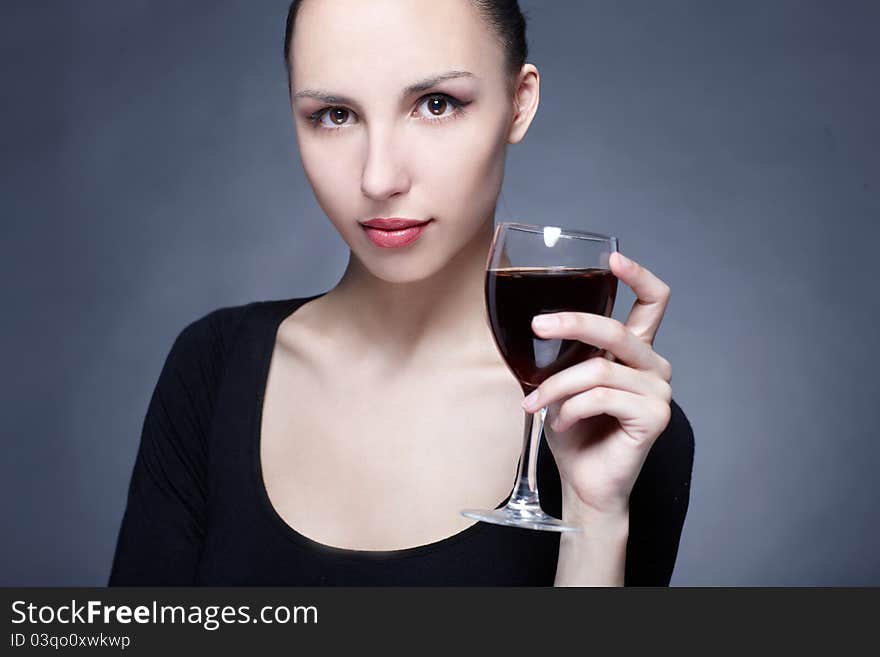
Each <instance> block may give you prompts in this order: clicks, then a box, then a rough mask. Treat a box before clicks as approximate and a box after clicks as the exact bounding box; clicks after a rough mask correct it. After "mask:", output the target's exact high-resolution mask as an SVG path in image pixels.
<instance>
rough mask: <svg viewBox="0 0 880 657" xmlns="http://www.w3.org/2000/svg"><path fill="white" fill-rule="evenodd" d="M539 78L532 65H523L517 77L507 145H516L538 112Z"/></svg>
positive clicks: (535, 68) (536, 70)
mask: <svg viewBox="0 0 880 657" xmlns="http://www.w3.org/2000/svg"><path fill="white" fill-rule="evenodd" d="M540 83H541V78H540V75H539V74H538V69H537V67H535V66H534V64H523V67H522V70H521V71H520V73H519V76H518V77H517V86H516V91H515V93H514V98H513V103H514V107H513V117H512V119H511V122H510V129H509V130H508V133H507V142H508V143H509V144H518V143H519V142H520V141H522V139H523V137H525V136H526V132H527V131H528V129H529V126H530V125H531V123H532V119H533V118H534V117H535V113H536V112H537V111H538V102H539V99H540V93H539V91H540V86H541V84H540Z"/></svg>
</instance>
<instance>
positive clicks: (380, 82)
mask: <svg viewBox="0 0 880 657" xmlns="http://www.w3.org/2000/svg"><path fill="white" fill-rule="evenodd" d="M284 54H285V61H286V63H287V66H288V81H289V89H290V97H291V104H292V110H293V114H294V122H295V126H296V133H297V138H298V143H299V152H300V156H301V159H302V163H303V167H304V170H305V173H306V176H307V178H308V180H309V183H310V184H311V186H312V188H313V190H314V192H315V195H316V197H317V199H318V202H319V204H320V206H321V208H322V209H323V210H324V212H325V213H326V214H327V216H328V217H329V219H330V221H331V222H332V223H333V225H334V227H335V228H336V230H337V231H338V232H339V234H340V236H341V237H342V238H343V239H344V240H345V242H346V243H347V244H348V246H349V247H350V258H349V262H348V267H347V269H346V271H345V273H344V274H343V276H342V278H341V280H340V281H339V283H338V284H337V285H336V286H335V287H334V288H333V289H331V290H329V291H328V292H325V293H323V294H318V295H314V296H311V297H307V298H299V299H285V300H280V301H264V302H254V303H251V304H247V305H244V306H235V307H228V308H220V309H218V310H215V311H214V312H212V313H210V314H208V315H206V316H205V317H202V318H200V319H198V320H196V321H194V322H192V323H191V324H190V325H188V326H187V327H186V328H185V329H184V330H183V331H181V333H180V335H179V336H178V337H177V340H176V341H175V343H174V345H173V347H172V349H171V351H170V353H169V355H168V358H167V360H166V363H165V366H164V368H163V370H162V373H161V375H160V378H159V382H158V383H157V386H156V389H155V392H154V394H153V397H152V399H151V401H150V406H149V408H148V411H147V416H146V418H145V421H144V428H143V434H142V437H141V444H140V448H139V451H138V458H137V461H136V463H135V467H134V472H133V475H132V481H131V486H130V488H129V497H128V505H127V508H126V512H125V516H124V518H123V522H122V527H121V530H120V534H119V540H118V544H117V549H116V555H115V559H114V563H113V568H112V572H111V576H110V584H111V585H168V584H196V585H320V584H342V585H360V584H365V585H382V584H390V585H403V584H442V585H466V584H477V585H527V584H531V585H543V586H550V585H554V584H555V585H560V586H565V585H593V584H596V585H623V584H627V585H633V584H637V585H652V584H660V585H667V584H668V583H669V578H670V576H671V573H672V568H673V566H674V562H675V556H676V552H677V548H678V541H679V536H680V533H681V529H682V525H683V522H684V517H685V513H686V510H687V504H688V485H689V483H690V476H691V465H692V459H693V436H692V434H691V431H690V427H689V425H688V422H687V419H686V418H685V416H684V414H683V413H682V412H681V409H680V408H679V407H678V406H677V404H675V403H674V402H673V401H672V393H671V387H670V385H669V381H670V378H671V367H670V364H669V362H668V361H667V360H666V359H664V358H663V357H662V356H660V355H658V354H657V353H656V352H654V350H653V348H652V344H653V339H654V335H655V333H656V331H657V328H658V326H659V324H660V321H661V319H662V316H663V313H664V311H665V308H666V305H667V302H668V299H669V288H668V286H667V285H666V284H665V283H663V282H662V281H661V280H660V279H659V278H657V277H656V276H655V275H653V274H652V273H651V272H649V271H648V270H647V269H645V268H644V267H641V266H639V265H638V264H636V263H629V262H628V261H627V260H626V259H625V258H623V257H620V255H619V254H618V255H616V256H614V257H613V258H612V259H611V268H612V270H613V272H614V274H615V275H617V276H618V278H619V279H620V280H622V281H623V282H624V283H626V284H628V285H630V286H631V287H632V289H633V290H634V291H635V292H636V294H637V295H638V301H637V302H636V304H635V305H634V306H633V309H632V312H631V313H630V316H629V318H628V320H627V321H626V323H625V324H621V323H620V322H618V321H616V320H613V319H611V318H603V317H598V316H590V315H586V314H581V313H558V314H556V316H557V317H558V319H560V320H561V323H560V324H559V325H558V326H556V327H547V328H539V327H538V326H537V324H535V325H534V330H535V331H536V333H537V334H538V335H540V336H542V337H550V336H560V337H561V336H565V337H570V338H574V339H581V340H584V341H586V342H589V343H590V344H594V345H599V346H602V347H605V348H606V349H607V350H608V354H609V357H608V358H606V359H601V358H599V359H590V360H588V361H586V362H584V363H582V364H579V365H577V366H574V367H571V368H569V369H567V370H563V371H562V372H559V373H558V374H556V375H554V376H553V377H551V378H549V379H547V381H546V382H545V383H544V384H542V385H541V386H540V388H538V390H537V391H536V392H537V396H538V398H539V402H538V404H534V403H533V404H532V406H531V407H530V408H531V409H534V408H537V407H540V406H542V405H544V404H549V408H550V411H549V415H548V427H547V429H546V432H547V433H546V435H547V441H546V442H544V443H542V447H541V450H542V451H541V453H540V455H539V461H538V466H539V481H540V482H541V494H542V504H543V506H544V509H545V510H547V511H548V512H549V513H552V514H553V515H556V516H557V517H559V516H561V517H562V518H563V519H564V520H567V521H569V522H575V523H578V524H580V525H582V526H583V527H584V529H585V531H583V532H578V533H565V534H562V535H560V534H557V533H554V532H542V531H531V530H523V529H519V528H514V527H506V526H501V525H493V524H488V523H482V522H477V521H474V520H472V519H469V518H465V517H464V516H462V515H460V514H459V510H460V509H462V508H466V507H483V508H485V507H487V506H488V507H489V508H491V507H492V506H494V507H495V508H499V507H501V506H502V505H503V504H504V503H505V502H506V500H507V497H508V496H509V494H510V491H511V484H512V481H511V477H512V475H513V474H514V473H515V472H516V466H517V459H518V457H519V450H520V447H521V436H522V422H523V416H522V413H523V412H522V410H521V409H520V404H521V403H522V402H523V400H522V392H521V389H520V386H519V384H518V383H517V382H516V381H515V380H514V378H513V377H512V376H511V373H510V371H509V370H508V369H507V366H506V365H505V363H504V362H503V360H502V359H501V356H500V355H499V353H498V351H497V349H496V347H495V344H494V342H493V340H492V337H491V335H490V333H489V329H488V327H487V324H486V321H485V319H484V298H483V289H482V286H483V276H484V269H485V263H486V255H487V252H488V248H489V245H490V242H491V238H492V233H493V219H494V211H495V205H496V201H497V198H498V195H499V193H500V190H501V183H502V178H503V172H504V163H505V156H506V150H507V145H508V144H515V143H518V142H519V141H520V140H521V139H523V137H524V136H525V133H526V131H527V130H528V127H529V125H530V123H531V121H532V119H533V117H534V115H535V112H536V111H537V108H538V90H539V84H538V83H539V77H538V71H537V69H536V68H535V66H533V65H532V64H528V63H526V62H525V59H526V54H527V47H526V41H525V20H524V18H523V16H522V14H521V12H520V10H519V7H518V5H517V2H515V1H507V2H502V1H498V2H489V1H478V0H456V1H451V2H433V1H429V0H424V1H413V2H394V1H392V0H383V1H381V2H370V3H363V2H360V1H359V0H304V1H300V0H297V1H294V2H293V3H292V4H291V6H290V10H289V14H288V21H287V31H286V37H285V47H284ZM388 218H403V219H409V220H413V221H414V222H416V223H422V224H424V226H423V227H422V228H421V229H418V230H419V231H420V237H419V238H418V239H417V240H416V241H414V242H411V243H409V244H407V245H405V246H390V245H389V241H390V242H394V240H395V239H396V237H395V235H401V234H405V231H402V232H401V231H398V232H397V233H395V232H394V231H390V230H382V227H383V226H382V225H383V221H382V220H383V219H388ZM367 222H370V223H371V224H373V225H374V226H375V225H380V227H379V228H376V227H373V228H368V227H366V226H365V223H367ZM391 223H393V222H391ZM384 227H385V228H389V225H388V222H384ZM391 227H392V228H393V226H391ZM410 232H412V229H410ZM615 357H616V358H615ZM623 363H627V364H628V365H624V364H623ZM527 401H534V400H527ZM553 419H555V420H556V421H557V422H558V423H557V424H556V425H555V426H554V425H549V421H550V420H553ZM499 500H500V502H499Z"/></svg>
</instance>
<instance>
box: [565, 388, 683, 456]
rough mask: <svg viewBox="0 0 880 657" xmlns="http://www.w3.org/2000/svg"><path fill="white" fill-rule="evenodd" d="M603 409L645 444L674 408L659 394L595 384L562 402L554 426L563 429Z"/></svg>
mask: <svg viewBox="0 0 880 657" xmlns="http://www.w3.org/2000/svg"><path fill="white" fill-rule="evenodd" d="M603 413H605V414H607V415H611V416H612V417H615V418H617V419H618V421H619V422H620V425H621V427H622V428H623V430H624V434H626V435H627V436H629V437H630V438H631V439H632V440H633V442H635V443H637V444H641V443H644V442H645V441H646V440H648V438H649V437H656V435H659V433H660V431H657V429H658V428H660V427H665V426H666V425H668V424H669V419H670V417H671V415H672V409H671V407H670V405H669V404H668V403H666V402H665V401H663V400H662V399H657V398H655V397H646V396H644V395H637V394H635V393H632V392H626V391H624V390H615V389H614V388H604V387H599V388H592V389H590V390H587V391H586V392H582V393H580V394H578V395H575V396H573V397H571V398H569V399H568V400H567V401H566V402H565V403H564V404H562V405H561V406H560V407H559V410H558V411H557V413H556V417H555V418H554V419H553V422H552V423H551V424H550V427H551V428H552V429H553V430H554V431H558V432H560V433H561V432H563V431H567V430H568V429H569V428H570V427H571V426H572V425H573V424H575V423H576V422H578V421H580V420H584V419H587V418H590V417H595V416H597V415H601V414H603ZM661 431H662V429H661Z"/></svg>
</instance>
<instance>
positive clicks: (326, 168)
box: [289, 0, 514, 282]
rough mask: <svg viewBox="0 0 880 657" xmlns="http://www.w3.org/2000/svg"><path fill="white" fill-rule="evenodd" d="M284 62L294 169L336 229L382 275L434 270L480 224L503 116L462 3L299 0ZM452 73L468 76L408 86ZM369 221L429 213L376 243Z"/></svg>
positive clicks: (497, 175) (492, 61)
mask: <svg viewBox="0 0 880 657" xmlns="http://www.w3.org/2000/svg"><path fill="white" fill-rule="evenodd" d="M289 64H291V65H292V69H291V79H292V83H291V88H292V95H291V102H292V107H293V112H294V122H295V126H296V134H297V139H298V142H299V151H300V157H301V159H302V163H303V168H304V170H305V174H306V177H307V178H308V180H309V183H310V184H311V186H312V188H313V189H314V192H315V195H316V197H317V200H318V203H319V204H320V206H321V208H322V209H323V210H324V212H325V213H326V214H327V216H328V217H329V218H330V220H331V221H332V222H333V225H334V226H335V227H336V229H337V230H338V231H339V233H340V235H341V236H342V238H343V239H344V240H345V241H346V243H347V244H348V245H349V247H350V248H351V250H352V251H353V253H354V254H355V255H356V257H357V258H358V259H359V260H360V261H361V262H362V263H363V264H364V266H365V267H366V268H367V269H369V270H370V271H371V272H372V273H373V274H374V275H375V276H377V277H379V278H382V279H383V280H386V281H389V282H407V281H415V280H420V279H422V278H426V277H428V276H430V275H431V274H433V273H436V272H438V271H439V270H440V269H442V268H443V266H444V265H445V264H447V263H448V262H449V261H450V259H451V258H452V257H453V256H454V255H455V254H457V253H459V252H460V251H461V250H462V249H463V248H464V247H465V246H466V245H467V244H468V243H469V242H471V241H472V240H473V239H474V238H475V236H476V235H477V233H478V231H479V230H480V228H483V227H484V226H485V222H486V221H491V217H492V216H493V214H494V208H495V202H496V199H497V197H498V194H499V193H500V190H501V183H502V178H503V173H504V158H505V152H506V145H507V143H508V138H509V132H510V122H511V117H512V116H513V112H514V107H513V98H512V96H511V95H510V92H509V91H508V87H507V79H506V77H505V70H506V69H505V66H504V52H503V50H502V48H501V46H500V44H499V43H497V42H496V40H495V39H494V38H493V35H492V34H491V33H490V31H489V27H488V26H487V24H486V23H484V22H483V20H482V19H481V17H480V15H479V14H478V13H477V12H476V10H475V9H474V8H473V6H472V3H471V1H470V0H454V1H453V0H444V1H443V2H437V0H409V1H407V2H401V1H400V0H370V1H369V2H364V1H363V0H306V1H305V2H304V3H303V5H302V6H301V7H300V9H299V13H298V15H297V18H296V24H295V28H294V34H293V40H292V46H291V62H289ZM451 72H459V73H462V72H467V73H469V75H458V76H456V77H450V78H449V79H444V80H440V81H437V82H436V83H432V84H430V85H429V84H425V85H422V86H421V87H419V88H410V89H408V87H411V86H413V85H417V84H419V83H422V82H424V81H425V80H427V79H429V78H433V77H436V76H441V75H444V74H447V73H451ZM315 96H325V98H318V97H315ZM326 96H332V98H329V99H328V98H326ZM377 217H381V218H389V217H401V218H405V219H416V220H419V221H425V220H428V219H431V220H432V221H431V223H430V224H428V226H427V228H426V230H425V231H424V233H423V234H422V236H421V238H420V239H418V240H417V241H416V242H414V243H412V244H409V245H408V246H405V247H399V248H382V247H379V246H377V245H375V244H374V243H373V242H372V241H371V240H370V239H369V238H368V237H367V233H366V231H365V230H364V228H363V227H362V226H361V225H360V223H359V222H362V221H367V220H369V219H372V218H377Z"/></svg>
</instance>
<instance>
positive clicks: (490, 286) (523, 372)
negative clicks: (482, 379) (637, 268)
mask: <svg viewBox="0 0 880 657" xmlns="http://www.w3.org/2000/svg"><path fill="white" fill-rule="evenodd" d="M616 295H617V277H616V276H614V274H612V273H611V271H610V270H608V269H596V268H581V269H577V268H565V267H557V268H539V267H520V268H506V269H489V270H487V271H486V308H487V310H488V314H489V324H490V326H491V327H492V335H493V337H494V338H495V344H496V345H497V346H498V350H499V351H500V352H501V355H502V356H503V358H504V360H505V361H506V362H507V365H508V367H509V368H510V369H511V371H512V372H513V374H514V375H515V376H516V378H517V379H518V380H519V382H520V385H521V386H522V388H523V392H525V393H526V394H528V393H529V392H531V391H532V390H534V389H535V388H537V387H538V386H539V385H540V384H541V382H543V381H544V380H545V379H546V378H547V377H549V376H551V375H552V374H555V373H556V372H559V371H561V370H564V369H566V368H568V367H571V366H572V365H574V364H575V363H579V362H580V361H582V360H586V359H587V358H591V357H593V356H601V355H603V354H604V353H605V350H604V349H600V348H599V347H595V346H593V345H590V344H586V343H585V342H582V341H580V340H573V339H565V340H562V339H542V338H539V337H538V336H537V335H536V334H535V332H534V331H533V330H532V318H533V317H534V316H535V315H542V314H545V313H555V312H563V311H576V312H582V313H593V314H596V315H604V316H605V317H610V316H611V311H612V310H613V309H614V298H615V296H616Z"/></svg>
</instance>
